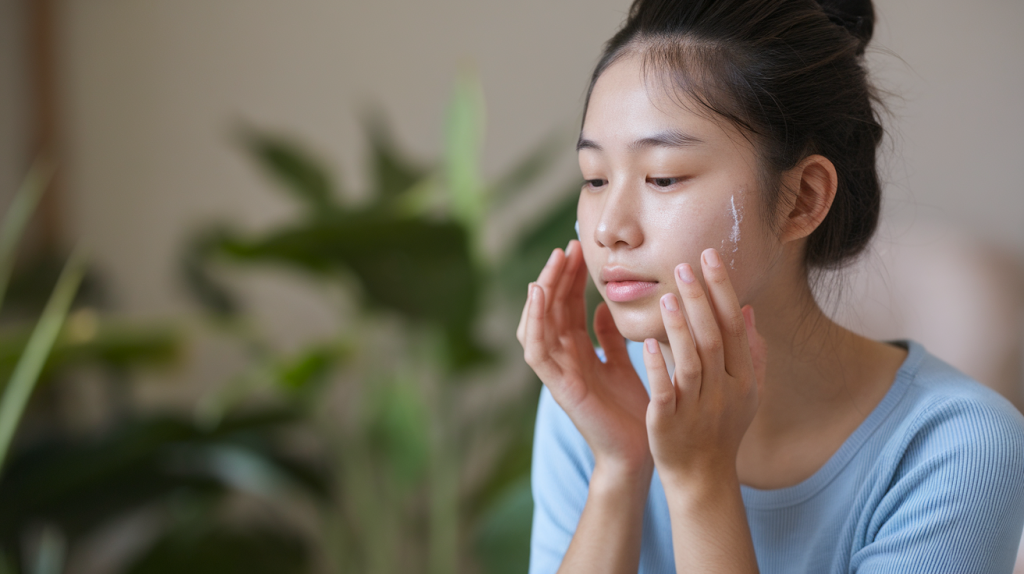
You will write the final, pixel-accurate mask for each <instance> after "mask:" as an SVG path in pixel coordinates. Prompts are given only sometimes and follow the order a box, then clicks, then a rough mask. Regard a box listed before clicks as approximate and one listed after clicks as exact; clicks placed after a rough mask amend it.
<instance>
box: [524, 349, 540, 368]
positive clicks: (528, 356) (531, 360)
mask: <svg viewBox="0 0 1024 574" xmlns="http://www.w3.org/2000/svg"><path fill="white" fill-rule="evenodd" d="M544 355H545V353H544V352H543V351H541V350H540V349H538V348H537V346H536V345H527V346H526V348H525V349H524V350H523V359H524V360H526V364H527V365H530V366H531V367H537V366H539V365H541V364H542V363H543V362H544V358H545V356H544Z"/></svg>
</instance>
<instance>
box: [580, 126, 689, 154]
mask: <svg viewBox="0 0 1024 574" xmlns="http://www.w3.org/2000/svg"><path fill="white" fill-rule="evenodd" d="M703 143H704V140H702V139H700V138H698V137H696V136H692V135H690V134H687V133H683V132H680V131H676V130H668V131H664V132H660V133H656V134H654V135H651V136H648V137H645V138H640V139H638V140H636V141H633V142H632V143H630V144H629V146H627V147H628V148H629V151H631V152H638V151H641V150H644V149H647V148H652V147H692V146H696V145H700V144H703ZM582 149H593V150H597V151H602V150H603V149H604V148H602V147H601V146H600V145H598V143H597V142H595V141H593V140H588V139H584V137H583V134H580V139H579V141H577V142H576V151H580V150H582Z"/></svg>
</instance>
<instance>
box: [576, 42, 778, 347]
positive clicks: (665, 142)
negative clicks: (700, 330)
mask: <svg viewBox="0 0 1024 574" xmlns="http://www.w3.org/2000/svg"><path fill="white" fill-rule="evenodd" d="M659 86H660V84H659V82H657V81H654V82H649V81H645V77H644V76H643V74H642V71H641V66H640V60H639V58H637V57H625V58H623V59H621V60H619V61H617V62H615V63H614V64H612V65H611V66H610V67H608V69H606V70H605V71H604V73H603V74H602V75H601V77H600V78H598V80H597V83H596V84H595V86H594V89H593V92H592V93H591V96H590V103H589V106H588V108H587V115H586V117H585V118H584V122H583V131H582V133H581V135H580V147H579V162H580V169H581V170H582V172H583V177H584V179H585V180H586V183H585V184H584V186H583V190H582V192H581V193H580V201H579V206H578V209H577V216H578V217H579V222H580V238H581V243H582V245H583V256H584V259H585V260H586V263H587V268H588V270H589V271H590V275H591V278H592V279H593V280H594V283H595V284H596V285H597V288H598V290H599V291H600V292H601V295H602V297H604V300H605V301H606V302H607V303H608V306H609V308H610V309H611V312H612V316H613V317H614V318H615V324H616V325H617V326H618V328H619V331H620V332H621V333H622V334H623V335H624V336H625V337H626V338H628V339H632V340H634V341H640V340H643V339H645V338H647V337H654V338H656V339H658V340H660V341H662V342H667V337H666V335H665V329H664V325H663V324H662V319H661V312H660V310H659V307H658V305H659V303H658V301H659V299H660V298H661V296H662V295H664V294H665V293H676V294H677V295H678V291H677V289H676V282H675V278H674V271H675V267H676V266H677V265H679V264H680V263H689V264H690V265H691V266H692V267H693V270H694V272H695V273H696V274H697V275H698V277H699V276H700V269H701V266H700V254H701V252H702V251H703V250H704V249H707V248H709V247H714V248H715V249H717V250H718V251H719V253H720V254H721V256H722V260H723V261H724V263H725V265H726V266H727V267H728V268H729V272H730V277H731V279H732V283H733V286H734V288H735V289H736V294H737V295H738V296H739V300H740V303H741V304H744V303H747V302H749V301H750V300H751V299H752V298H753V297H754V296H755V295H756V292H757V290H758V289H759V288H760V287H761V286H762V283H763V280H764V275H765V271H766V269H767V267H768V265H769V261H770V260H771V259H773V257H772V254H773V252H774V249H775V247H776V246H777V244H778V241H777V240H774V241H773V240H772V234H771V233H770V232H769V231H768V230H767V229H766V228H765V227H764V225H763V223H762V221H763V218H762V216H761V215H762V214H761V211H760V209H761V197H760V194H759V192H758V181H757V157H756V154H755V150H754V148H753V146H752V144H751V143H750V142H748V141H747V139H746V138H744V137H743V136H742V135H741V134H740V132H739V131H738V130H737V129H735V128H734V127H733V126H732V125H731V124H730V123H729V122H727V121H724V120H723V121H715V120H713V119H711V118H710V117H707V116H704V115H700V114H697V113H694V112H691V111H689V110H687V109H686V108H684V107H682V106H680V105H679V104H678V103H677V102H675V101H673V98H672V97H671V95H670V94H669V93H668V92H666V91H665V90H664V89H662V88H661V87H659ZM687 107H690V108H693V109H697V107H696V105H693V106H687Z"/></svg>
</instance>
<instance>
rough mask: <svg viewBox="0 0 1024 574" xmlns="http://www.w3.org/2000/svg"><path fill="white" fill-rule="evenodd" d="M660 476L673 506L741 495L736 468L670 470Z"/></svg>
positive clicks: (696, 504)
mask: <svg viewBox="0 0 1024 574" xmlns="http://www.w3.org/2000/svg"><path fill="white" fill-rule="evenodd" d="M659 477H660V478H661V483H662V486H663V487H664V489H665V497H666V498H667V499H668V502H669V504H670V505H673V506H678V505H682V506H686V507H695V506H706V505H708V504H714V503H715V502H716V501H720V500H723V499H727V498H733V497H734V496H740V495H741V494H740V480H739V476H738V475H737V473H736V469H735V468H729V469H706V470H705V471H704V472H668V473H665V474H662V473H661V471H660V469H659Z"/></svg>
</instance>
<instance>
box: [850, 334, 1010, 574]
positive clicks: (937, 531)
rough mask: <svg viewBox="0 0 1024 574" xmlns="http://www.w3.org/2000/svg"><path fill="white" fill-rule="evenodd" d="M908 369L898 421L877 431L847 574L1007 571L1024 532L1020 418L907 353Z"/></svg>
mask: <svg viewBox="0 0 1024 574" xmlns="http://www.w3.org/2000/svg"><path fill="white" fill-rule="evenodd" d="M915 355H916V356H915ZM911 361H916V364H914V365H911V367H912V368H906V369H901V373H900V375H898V377H903V380H902V381H900V380H899V379H898V380H897V384H903V385H905V386H906V389H905V394H904V395H903V397H902V398H901V400H900V403H901V404H900V406H899V407H898V408H897V409H896V413H898V414H897V416H895V417H893V419H892V420H891V421H889V424H887V425H884V426H883V427H882V428H880V429H878V430H879V431H881V432H882V433H883V434H886V433H887V434H888V436H884V439H885V440H886V441H887V442H888V447H887V448H886V449H885V450H886V451H887V452H886V453H885V454H883V456H882V459H881V460H880V461H879V464H880V466H881V468H882V469H884V471H883V473H884V476H880V477H879V478H882V480H881V481H880V482H879V483H877V486H878V487H881V491H880V493H879V494H880V498H879V499H878V500H877V505H875V506H874V507H873V509H872V512H871V513H870V517H869V519H868V522H869V524H867V525H866V526H867V528H866V531H865V533H864V534H865V536H866V540H865V542H866V543H867V545H866V547H865V548H863V549H862V551H861V552H860V553H859V555H858V556H857V557H856V559H855V560H854V565H858V566H860V567H861V568H854V569H855V570H858V571H864V572H874V571H876V569H877V570H878V571H888V570H885V568H884V567H882V565H883V564H884V565H888V567H889V568H891V567H892V565H893V564H899V565H902V566H905V567H907V568H911V567H912V569H915V570H916V571H921V572H940V571H957V572H990V571H998V570H1000V569H1004V570H1006V571H1009V570H1008V565H1009V564H1011V563H1012V560H1013V557H1014V556H1015V555H1016V550H1017V543H1018V541H1019V539H1020V533H1021V528H1022V524H1024V417H1022V416H1021V414H1020V413H1019V412H1018V411H1017V410H1016V409H1015V408H1014V407H1013V406H1012V405H1011V404H1010V403H1009V402H1008V401H1006V400H1005V399H1003V398H1002V397H1001V396H999V395H998V394H997V393H995V392H994V391H992V390H990V389H988V388H987V387H984V386H983V385H981V384H979V383H977V382H976V381H974V380H972V379H970V378H969V377H967V376H966V375H964V374H962V373H960V372H959V371H957V370H956V369H954V368H953V367H951V366H949V365H947V364H946V363H944V362H942V361H941V360H939V359H937V358H935V357H934V356H932V355H929V354H928V353H926V352H924V351H923V349H921V348H920V346H916V345H915V344H911V354H910V357H908V362H911ZM891 571H899V570H898V569H897V570H891Z"/></svg>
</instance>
